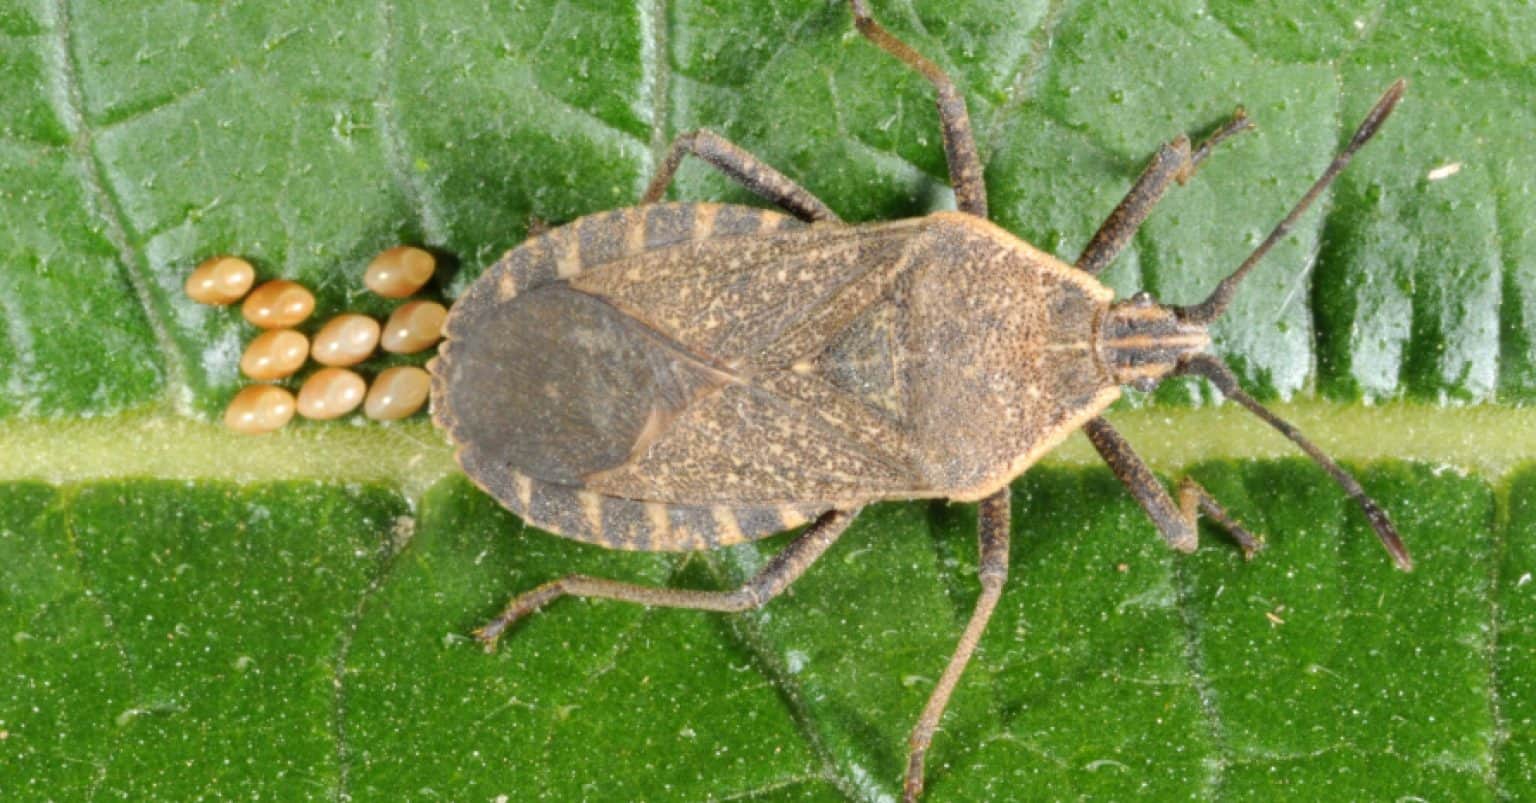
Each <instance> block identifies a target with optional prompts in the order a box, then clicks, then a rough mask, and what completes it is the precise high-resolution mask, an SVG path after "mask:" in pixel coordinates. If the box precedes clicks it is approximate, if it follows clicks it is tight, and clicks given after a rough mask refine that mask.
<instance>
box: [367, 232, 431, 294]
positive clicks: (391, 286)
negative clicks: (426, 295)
mask: <svg viewBox="0 0 1536 803" xmlns="http://www.w3.org/2000/svg"><path fill="white" fill-rule="evenodd" d="M436 269H437V259H436V258H435V257H433V256H432V254H430V253H428V252H427V251H423V250H421V249H420V248H414V247H412V246H409V245H397V246H395V247H394V248H391V249H389V250H388V251H385V252H384V253H382V254H379V255H378V256H376V257H374V258H373V261H372V262H370V263H368V269H367V270H365V271H363V284H366V285H368V289H369V290H372V291H373V292H375V293H378V294H379V295H381V296H384V297H385V298H405V297H406V296H408V295H410V294H412V293H414V292H416V291H417V290H420V289H421V288H422V285H424V284H426V283H427V282H428V280H430V279H431V278H432V272H433V271H434V270H436Z"/></svg>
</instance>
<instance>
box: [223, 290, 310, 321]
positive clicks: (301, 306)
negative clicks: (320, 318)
mask: <svg viewBox="0 0 1536 803" xmlns="http://www.w3.org/2000/svg"><path fill="white" fill-rule="evenodd" d="M314 309H315V296H314V294H312V293H310V292H309V291H308V290H306V289H304V286H303V285H301V284H299V283H297V282H290V281H288V280H287V279H273V280H272V281H270V282H267V283H265V284H263V285H262V286H260V287H258V288H256V289H255V290H252V291H251V294H250V295H249V296H247V297H246V299H245V304H244V305H242V306H241V307H240V312H241V314H242V315H244V316H245V319H246V320H247V321H250V322H251V323H252V324H255V325H256V326H260V327H261V328H263V329H286V328H288V327H291V326H297V325H298V324H299V322H301V321H303V320H304V319H305V318H308V317H309V313H311V312H313V311H314Z"/></svg>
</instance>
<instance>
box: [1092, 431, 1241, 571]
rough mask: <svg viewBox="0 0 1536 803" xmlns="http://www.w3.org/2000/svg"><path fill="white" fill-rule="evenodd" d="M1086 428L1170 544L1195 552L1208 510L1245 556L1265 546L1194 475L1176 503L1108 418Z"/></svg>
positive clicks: (1182, 485) (1184, 484)
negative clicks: (1201, 521)
mask: <svg viewBox="0 0 1536 803" xmlns="http://www.w3.org/2000/svg"><path fill="white" fill-rule="evenodd" d="M1083 429H1084V431H1085V432H1086V433H1087V434H1088V440H1089V441H1090V442H1092V443H1093V448H1095V449H1097V450H1098V452H1099V456H1101V457H1103V458H1104V462H1105V463H1107V464H1108V465H1109V470H1110V471H1112V472H1114V474H1115V476H1116V477H1117V478H1119V480H1120V482H1122V483H1124V484H1125V487H1126V490H1128V491H1130V492H1131V496H1132V497H1134V498H1135V499H1136V502H1137V503H1138V504H1140V505H1141V509H1142V510H1144V511H1146V514H1147V518H1149V519H1151V520H1152V523H1153V524H1155V525H1156V526H1157V531H1158V533H1159V534H1161V535H1162V536H1163V540H1164V541H1166V542H1168V546H1171V547H1173V548H1174V549H1177V550H1178V551H1180V552H1194V551H1195V547H1196V546H1197V545H1198V544H1199V540H1198V532H1199V530H1198V520H1197V517H1198V514H1199V513H1201V512H1204V513H1205V515H1207V516H1209V517H1210V518H1211V519H1212V520H1213V521H1215V522H1216V523H1217V524H1220V525H1221V526H1222V528H1223V529H1225V530H1226V531H1227V532H1228V533H1230V534H1231V536H1232V539H1233V540H1234V541H1236V542H1237V544H1238V546H1240V547H1242V550H1243V556H1244V557H1250V558H1251V557H1253V553H1255V552H1257V551H1259V549H1261V548H1262V547H1263V541H1262V539H1260V538H1258V537H1256V536H1255V535H1253V533H1250V532H1248V530H1246V529H1244V527H1243V526H1242V525H1241V524H1238V523H1237V521H1236V520H1234V519H1233V518H1232V517H1231V516H1229V515H1227V511H1226V509H1225V508H1223V507H1222V506H1221V505H1220V504H1219V503H1218V502H1217V501H1216V499H1215V498H1214V497H1212V496H1211V495H1210V493H1209V492H1207V491H1206V490H1205V489H1204V488H1202V487H1200V484H1199V483H1197V482H1195V481H1194V479H1193V478H1191V477H1185V478H1184V479H1182V480H1180V481H1179V490H1178V493H1179V503H1178V504H1177V505H1175V504H1174V502H1173V499H1172V497H1170V496H1169V495H1168V491H1166V490H1165V489H1164V488H1163V486H1162V483H1160V482H1158V481H1157V477H1156V476H1155V475H1153V474H1152V469H1150V468H1148V467H1147V464H1146V461H1144V460H1142V459H1141V457H1140V455H1137V454H1136V452H1135V450H1133V449H1131V445H1130V444H1129V443H1127V442H1126V440H1125V438H1123V437H1121V436H1120V433H1119V432H1116V431H1115V428H1114V427H1112V426H1110V425H1109V422H1108V421H1105V420H1104V419H1103V418H1095V419H1093V420H1092V421H1089V422H1088V424H1087V425H1086V426H1085V427H1084V428H1083Z"/></svg>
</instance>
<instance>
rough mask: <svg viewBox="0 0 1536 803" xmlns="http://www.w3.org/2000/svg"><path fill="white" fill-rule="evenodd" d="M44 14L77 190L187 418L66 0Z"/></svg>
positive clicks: (181, 381) (185, 388) (184, 385)
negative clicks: (93, 108) (92, 105)
mask: <svg viewBox="0 0 1536 803" xmlns="http://www.w3.org/2000/svg"><path fill="white" fill-rule="evenodd" d="M44 11H45V13H46V14H47V15H48V17H49V19H48V22H49V23H50V25H49V28H50V30H51V31H52V33H53V35H52V36H51V37H50V38H49V39H48V40H47V41H48V42H49V47H48V56H49V58H46V59H45V62H47V63H48V69H49V71H50V78H51V79H52V80H53V81H54V84H55V85H54V87H53V92H52V93H51V94H52V96H53V103H54V106H55V113H56V114H58V116H59V120H60V122H61V123H62V124H63V125H64V128H65V130H66V131H67V132H68V134H69V137H70V139H71V145H70V148H69V152H70V155H71V157H72V158H73V160H74V162H75V165H76V168H77V173H78V174H79V179H80V182H81V185H82V188H83V189H84V190H85V193H86V205H87V211H88V212H89V213H91V214H92V215H93V216H95V217H96V218H97V219H99V220H100V221H101V222H102V225H103V226H104V227H105V232H104V233H105V236H106V238H107V240H108V242H110V243H111V244H112V247H113V249H114V250H115V251H116V252H117V261H118V264H119V265H120V266H121V268H122V270H123V274H124V276H125V277H126V278H127V280H128V284H129V285H130V286H131V287H132V288H133V294H134V298H135V299H137V301H138V304H139V307H140V308H141V310H142V311H143V313H144V318H145V320H146V321H147V322H148V324H149V328H150V331H151V332H152V333H153V335H154V339H155V343H156V345H157V346H158V348H159V350H160V353H161V357H162V359H163V365H162V367H163V369H164V371H165V372H166V373H167V374H168V375H169V377H168V379H169V382H168V383H167V385H168V387H167V397H168V398H167V400H168V401H170V403H171V404H172V406H173V407H174V408H175V409H176V410H177V412H180V413H183V414H187V415H190V414H191V413H192V409H191V407H192V405H191V397H190V393H189V390H190V386H189V384H188V381H187V378H188V369H187V364H186V356H185V355H184V354H182V351H181V349H180V348H178V347H177V345H176V341H175V338H174V337H172V335H171V327H170V322H169V321H168V320H166V318H165V317H164V316H163V315H161V314H160V311H159V309H158V307H157V306H156V305H155V301H154V293H155V281H154V277H153V276H152V275H151V273H150V271H149V267H148V265H147V264H146V263H145V261H144V258H143V256H142V255H141V254H140V253H139V251H138V249H137V248H136V247H135V246H134V244H133V241H132V239H131V237H130V234H129V231H128V227H127V226H126V225H125V224H124V221H123V214H122V211H121V209H119V207H118V202H117V200H116V198H115V197H114V196H113V195H112V193H111V191H110V188H109V187H108V186H107V182H106V180H105V179H104V178H103V176H102V174H101V167H100V165H99V164H98V161H97V156H96V148H95V135H94V133H93V131H92V130H91V127H90V123H89V121H88V120H87V119H86V114H85V101H84V93H83V90H82V89H81V86H80V76H79V72H78V68H77V67H76V64H75V59H76V56H75V52H74V41H73V36H72V34H71V29H70V15H69V3H68V0H50V2H49V3H48V5H47V6H46V7H45V9H44Z"/></svg>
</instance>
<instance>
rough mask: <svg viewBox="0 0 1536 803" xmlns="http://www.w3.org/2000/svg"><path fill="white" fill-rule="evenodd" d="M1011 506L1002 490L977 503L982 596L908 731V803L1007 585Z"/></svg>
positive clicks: (904, 789) (905, 798)
mask: <svg viewBox="0 0 1536 803" xmlns="http://www.w3.org/2000/svg"><path fill="white" fill-rule="evenodd" d="M1011 504H1012V501H1011V491H1010V490H1009V489H1008V488H1006V487H1005V488H1003V489H1002V490H1000V491H998V492H997V493H994V494H992V495H991V496H989V497H987V498H986V499H984V500H982V502H981V508H980V510H979V517H978V518H979V521H978V527H977V534H976V538H977V542H978V544H977V546H978V548H979V550H980V553H981V554H980V558H981V560H980V565H979V566H978V567H977V572H976V573H977V575H978V576H979V578H980V580H981V594H980V596H978V597H977V598H976V607H975V608H974V609H973V610H972V611H971V620H970V622H969V623H967V624H966V626H965V632H964V633H962V634H961V635H960V641H959V643H958V644H956V645H955V652H954V654H953V655H951V656H950V659H949V664H948V665H947V666H945V667H944V674H943V675H940V676H939V682H938V683H936V684H934V687H933V691H932V692H930V693H929V695H928V703H927V705H924V706H923V713H922V715H921V716H920V717H918V720H917V724H916V725H914V726H913V728H912V736H911V738H910V739H909V740H908V742H907V748H908V753H907V777H906V781H905V783H904V784H903V787H902V800H903V801H907V802H908V803H911V801H915V800H917V798H918V797H919V796H920V795H921V794H922V793H923V761H924V759H925V758H926V757H927V755H928V747H929V745H931V744H932V743H933V734H934V731H936V730H938V728H939V720H940V719H942V718H943V717H944V709H945V708H948V707H949V697H950V695H951V694H953V693H954V691H955V686H956V685H957V684H959V682H960V676H961V675H962V674H964V673H965V667H966V666H967V665H968V664H970V662H971V656H972V655H973V654H975V652H976V645H977V644H978V643H979V642H980V641H981V634H982V633H983V632H985V631H986V629H987V622H989V621H991V619H992V612H993V611H994V610H996V608H997V602H998V600H999V599H1000V598H1001V597H1002V594H1003V584H1004V583H1006V582H1007V580H1008V542H1009V536H1010V534H1011V532H1010V528H1011V526H1012V525H1011V507H1010V506H1011Z"/></svg>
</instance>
